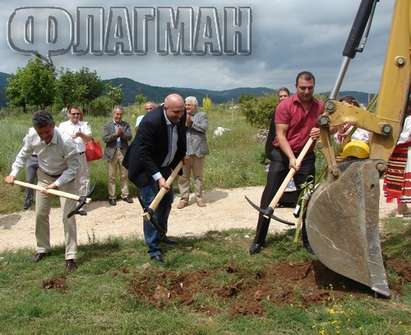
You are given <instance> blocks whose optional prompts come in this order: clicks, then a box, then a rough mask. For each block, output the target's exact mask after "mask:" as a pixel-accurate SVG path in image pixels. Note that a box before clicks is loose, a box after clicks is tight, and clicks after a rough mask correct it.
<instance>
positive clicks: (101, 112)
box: [89, 95, 116, 116]
mask: <svg viewBox="0 0 411 335" xmlns="http://www.w3.org/2000/svg"><path fill="white" fill-rule="evenodd" d="M114 105H116V104H115V103H114V101H113V100H112V98H111V97H109V96H107V95H102V96H100V97H98V98H95V99H94V100H93V101H92V102H91V103H90V106H89V112H90V114H91V115H95V116H108V115H110V113H111V111H112V109H113V106H114Z"/></svg>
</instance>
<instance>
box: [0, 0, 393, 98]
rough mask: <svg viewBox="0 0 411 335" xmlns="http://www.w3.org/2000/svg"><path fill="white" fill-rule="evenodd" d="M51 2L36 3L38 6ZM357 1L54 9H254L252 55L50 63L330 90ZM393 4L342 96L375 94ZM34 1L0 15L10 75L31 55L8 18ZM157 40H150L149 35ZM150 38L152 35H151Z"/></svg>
mask: <svg viewBox="0 0 411 335" xmlns="http://www.w3.org/2000/svg"><path fill="white" fill-rule="evenodd" d="M49 3H50V2H49V1H43V0H38V1H36V2H35V5H36V6H47V5H49ZM359 3H360V0H333V1H329V0H315V1H313V0H271V1H266V0H265V1H263V0H258V1H252V2H251V1H249V2H244V1H226V0H219V1H215V0H214V1H209V0H208V1H206V0H197V1H189V0H186V1H180V0H177V1H172V2H170V1H162V0H157V1H146V2H143V1H138V2H136V1H131V0H123V1H121V2H114V1H107V0H100V1H86V0H74V1H72V2H71V3H70V4H67V1H57V0H55V1H54V2H53V5H54V6H59V7H62V8H64V9H66V10H67V11H69V12H70V13H72V14H74V13H75V9H76V7H77V6H102V7H104V8H105V9H106V11H108V10H109V8H110V6H126V7H128V8H129V10H130V11H131V10H132V8H133V7H134V6H152V7H158V6H172V7H177V6H193V8H194V10H195V11H196V10H198V7H204V6H215V7H216V8H217V9H218V10H219V11H220V10H222V9H223V7H224V6H235V7H238V6H249V7H251V10H252V53H251V55H249V56H211V55H207V56H160V55H157V54H155V53H151V54H149V55H146V56H137V55H133V56H123V55H117V56H102V57H97V56H73V55H64V56H55V57H53V62H54V64H55V65H56V67H58V68H59V67H67V68H72V69H78V68H80V67H82V66H86V67H89V68H91V69H93V70H96V71H97V72H98V73H99V74H100V75H101V77H102V78H104V79H109V78H114V77H128V78H131V79H134V80H137V81H140V82H143V83H146V84H150V85H157V86H179V87H193V88H206V89H230V88H235V87H257V86H265V87H270V88H278V87H280V86H288V87H290V88H293V85H294V83H293V82H294V77H295V74H296V73H297V72H299V71H301V70H310V71H312V72H313V73H314V74H315V75H316V77H317V91H328V90H331V88H332V86H333V84H334V82H335V79H336V75H337V72H338V69H339V66H340V63H341V57H342V56H341V52H342V49H343V46H344V44H345V40H346V38H347V35H348V32H349V30H350V28H351V24H352V21H353V19H354V16H355V13H356V11H357V8H358V5H359ZM393 3H394V0H382V1H380V2H379V4H378V6H377V11H376V15H375V18H374V22H373V27H372V30H371V33H370V38H369V41H368V44H367V47H366V50H365V51H364V53H363V54H359V55H357V57H356V58H355V59H354V61H353V63H352V66H351V67H350V69H349V71H348V74H347V78H346V80H345V82H344V84H343V87H342V89H344V90H361V91H366V92H375V91H376V90H378V86H379V78H380V75H381V71H382V64H383V62H384V56H385V51H386V44H387V38H388V33H389V28H390V24H391V17H392V7H393ZM32 5H33V1H19V0H15V1H12V2H11V1H9V2H5V3H2V8H1V9H0V29H1V30H0V32H1V36H0V59H1V62H0V71H1V72H6V73H13V72H14V71H15V70H16V68H17V67H21V66H24V65H25V64H26V62H27V60H28V59H29V57H28V56H25V55H20V54H17V53H16V52H15V51H13V50H11V48H10V47H9V45H8V43H7V21H8V19H9V17H10V16H11V14H12V13H13V11H14V10H15V9H16V8H18V7H22V6H32ZM152 35H154V34H152ZM152 37H154V36H152Z"/></svg>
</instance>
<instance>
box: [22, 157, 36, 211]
mask: <svg viewBox="0 0 411 335" xmlns="http://www.w3.org/2000/svg"><path fill="white" fill-rule="evenodd" d="M38 168H39V165H38V162H37V157H33V156H32V157H30V158H29V159H28V160H27V163H26V182H28V183H30V184H35V183H36V180H37V169H38ZM33 195H34V190H33V189H31V188H28V187H27V188H26V189H25V190H24V204H25V205H28V206H30V205H31V203H32V201H33Z"/></svg>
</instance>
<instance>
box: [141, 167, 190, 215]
mask: <svg viewBox="0 0 411 335" xmlns="http://www.w3.org/2000/svg"><path fill="white" fill-rule="evenodd" d="M182 168H183V161H180V162H179V163H178V164H177V166H176V167H175V168H174V170H173V172H172V173H171V175H170V177H168V178H167V180H166V184H167V186H168V187H171V185H172V184H173V182H174V179H176V177H177V175H178V173H179V172H180V170H181V169H182ZM167 192H168V190H167V189H165V188H164V187H162V188H160V190H159V191H158V193H157V195H156V197H155V198H154V199H153V201H152V202H151V204H150V206H148V207H149V208H150V209H152V210H153V211H155V210H156V209H157V207H158V205H159V203H160V202H161V200H162V199H163V197H164V195H165V194H166V193H167ZM147 214H148V215H149V213H147V212H146V213H144V214H143V216H146V215H147Z"/></svg>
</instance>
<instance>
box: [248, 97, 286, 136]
mask: <svg viewBox="0 0 411 335" xmlns="http://www.w3.org/2000/svg"><path fill="white" fill-rule="evenodd" d="M277 103H278V98H277V95H267V96H262V97H253V96H244V97H243V99H241V103H240V108H241V111H242V112H243V114H244V115H245V117H246V119H247V121H248V122H249V123H250V124H251V125H253V126H255V127H259V128H267V127H268V126H269V124H270V118H271V115H272V114H273V111H274V108H275V107H276V105H277Z"/></svg>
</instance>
